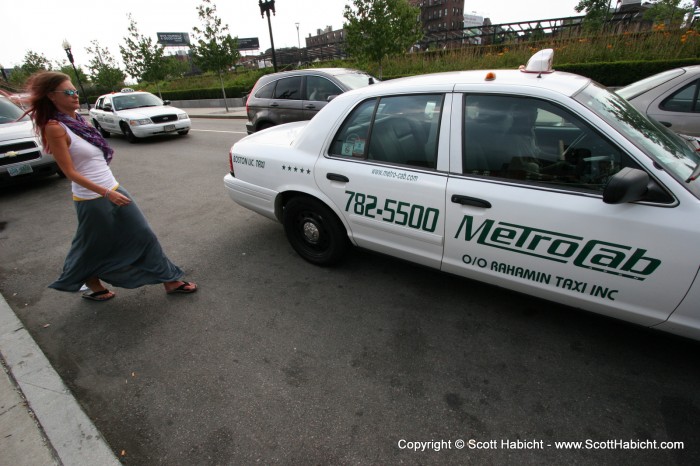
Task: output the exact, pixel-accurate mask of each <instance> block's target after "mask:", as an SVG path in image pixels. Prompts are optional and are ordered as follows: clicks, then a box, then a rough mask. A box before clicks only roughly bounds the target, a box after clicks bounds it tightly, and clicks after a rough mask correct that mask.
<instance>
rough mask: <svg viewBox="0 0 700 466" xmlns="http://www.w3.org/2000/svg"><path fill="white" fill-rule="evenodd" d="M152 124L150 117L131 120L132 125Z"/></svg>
mask: <svg viewBox="0 0 700 466" xmlns="http://www.w3.org/2000/svg"><path fill="white" fill-rule="evenodd" d="M150 124H151V119H150V118H142V119H140V120H129V125H130V126H140V125H150Z"/></svg>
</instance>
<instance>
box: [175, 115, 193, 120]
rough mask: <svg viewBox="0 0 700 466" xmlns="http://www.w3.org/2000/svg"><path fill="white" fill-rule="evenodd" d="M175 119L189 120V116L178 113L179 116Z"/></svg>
mask: <svg viewBox="0 0 700 466" xmlns="http://www.w3.org/2000/svg"><path fill="white" fill-rule="evenodd" d="M177 119H178V120H189V119H190V117H189V115H187V114H186V113H180V114H179V115H178V116H177Z"/></svg>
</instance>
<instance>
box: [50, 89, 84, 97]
mask: <svg viewBox="0 0 700 466" xmlns="http://www.w3.org/2000/svg"><path fill="white" fill-rule="evenodd" d="M51 92H63V93H64V94H65V95H67V96H69V97H73V96H74V95H78V91H77V90H75V89H64V90H62V91H51Z"/></svg>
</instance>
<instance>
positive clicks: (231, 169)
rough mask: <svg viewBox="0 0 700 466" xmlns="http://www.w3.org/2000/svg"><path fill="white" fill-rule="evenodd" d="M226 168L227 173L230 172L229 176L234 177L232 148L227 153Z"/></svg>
mask: <svg viewBox="0 0 700 466" xmlns="http://www.w3.org/2000/svg"><path fill="white" fill-rule="evenodd" d="M228 167H229V171H230V172H231V176H236V175H235V173H233V147H232V148H231V150H229V151H228Z"/></svg>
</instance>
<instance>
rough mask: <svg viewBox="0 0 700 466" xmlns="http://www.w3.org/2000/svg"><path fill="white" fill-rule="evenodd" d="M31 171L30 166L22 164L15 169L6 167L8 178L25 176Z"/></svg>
mask: <svg viewBox="0 0 700 466" xmlns="http://www.w3.org/2000/svg"><path fill="white" fill-rule="evenodd" d="M33 171H34V170H32V166H31V165H29V164H28V163H24V164H22V165H18V166H16V167H7V173H9V174H10V176H17V175H25V174H27V173H32V172H33Z"/></svg>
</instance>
